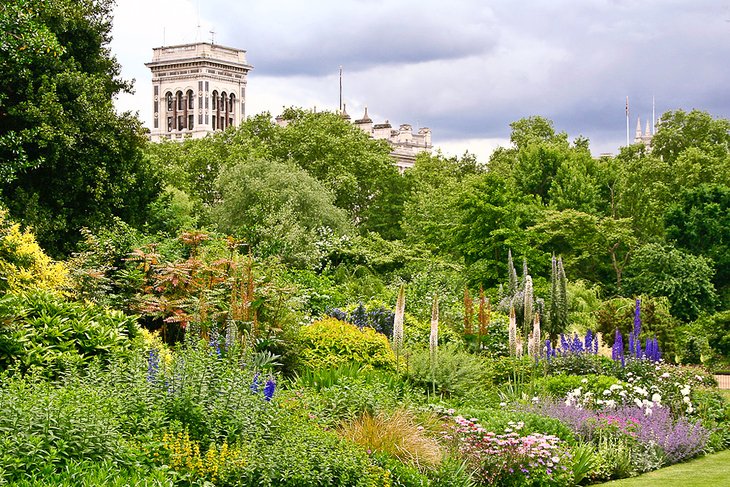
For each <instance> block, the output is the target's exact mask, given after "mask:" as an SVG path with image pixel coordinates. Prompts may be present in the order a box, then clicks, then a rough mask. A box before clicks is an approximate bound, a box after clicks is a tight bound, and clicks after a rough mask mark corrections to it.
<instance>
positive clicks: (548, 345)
mask: <svg viewBox="0 0 730 487" xmlns="http://www.w3.org/2000/svg"><path fill="white" fill-rule="evenodd" d="M545 355H546V356H547V359H548V361H550V358H551V357H552V356H553V346H552V343H550V339H549V338H547V339H545Z"/></svg>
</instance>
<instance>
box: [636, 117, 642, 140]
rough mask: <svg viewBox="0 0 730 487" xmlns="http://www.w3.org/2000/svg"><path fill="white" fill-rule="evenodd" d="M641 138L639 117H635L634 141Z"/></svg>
mask: <svg viewBox="0 0 730 487" xmlns="http://www.w3.org/2000/svg"><path fill="white" fill-rule="evenodd" d="M640 138H641V117H636V139H637V140H638V139H640Z"/></svg>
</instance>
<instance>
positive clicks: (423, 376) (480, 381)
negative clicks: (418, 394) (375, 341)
mask: <svg viewBox="0 0 730 487" xmlns="http://www.w3.org/2000/svg"><path fill="white" fill-rule="evenodd" d="M407 361H408V377H409V378H410V379H411V380H412V381H413V382H414V383H415V384H416V385H418V386H419V387H422V388H423V389H424V390H425V391H430V390H432V386H433V384H434V383H435V387H436V393H437V394H442V395H445V396H455V397H463V396H464V395H466V394H467V393H468V392H470V391H472V390H474V389H483V388H484V386H485V384H486V376H485V370H484V362H483V360H482V359H481V358H480V357H479V356H475V355H472V354H470V353H468V352H465V351H464V350H461V349H460V348H459V347H458V346H457V345H454V344H451V343H449V344H446V345H442V346H440V347H439V348H438V352H437V360H436V367H435V369H434V370H433V371H432V368H431V355H430V351H429V350H418V351H416V352H413V354H411V355H410V357H408V359H407ZM432 372H433V374H432Z"/></svg>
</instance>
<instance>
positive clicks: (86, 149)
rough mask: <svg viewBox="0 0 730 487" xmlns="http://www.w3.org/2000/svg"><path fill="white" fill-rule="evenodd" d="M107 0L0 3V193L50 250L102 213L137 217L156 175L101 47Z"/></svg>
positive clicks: (56, 251) (57, 251)
mask: <svg viewBox="0 0 730 487" xmlns="http://www.w3.org/2000/svg"><path fill="white" fill-rule="evenodd" d="M112 8H113V1H112V0H75V1H72V0H47V1H43V2H37V1H28V0H8V1H5V2H3V5H2V7H1V8H0V26H1V27H2V31H1V34H0V36H1V37H0V66H1V67H2V73H3V76H2V79H0V167H2V169H0V171H2V173H3V175H5V176H6V177H5V178H2V181H3V182H2V183H0V194H1V195H2V199H3V200H4V201H5V203H6V205H7V206H8V209H9V210H10V212H11V214H12V215H13V217H14V218H15V219H17V220H18V221H20V222H21V223H23V224H26V225H31V226H33V228H34V231H35V232H36V235H37V237H38V240H39V242H40V243H41V244H42V245H43V246H44V248H46V250H48V251H49V252H50V253H51V254H53V255H61V254H66V253H68V252H69V251H70V250H71V249H72V248H73V244H74V242H75V241H76V240H78V239H79V238H80V234H79V233H78V230H79V229H80V228H81V227H83V226H88V227H96V226H100V225H103V224H104V223H105V222H106V221H107V220H108V219H109V218H110V217H111V216H113V215H116V216H119V217H121V218H123V219H124V220H126V221H128V222H130V223H133V224H135V225H138V226H141V225H142V224H144V222H145V219H146V215H147V205H148V203H149V202H150V201H151V200H152V199H153V198H154V196H155V195H156V193H157V191H158V189H159V184H158V179H157V177H156V176H155V174H154V173H153V172H152V171H151V170H150V168H149V164H148V163H147V161H146V160H145V158H144V157H143V154H142V152H141V146H142V144H143V138H142V135H141V134H142V130H141V125H140V123H139V120H138V119H137V118H136V117H133V116H132V115H130V114H122V115H117V114H116V112H115V110H114V106H113V104H112V98H113V96H114V95H116V94H118V93H119V92H120V91H124V90H128V89H129V88H130V87H129V85H128V84H127V83H125V82H123V81H121V80H120V79H119V77H118V75H119V65H118V64H117V62H116V60H115V59H114V57H113V56H111V54H110V53H109V50H108V47H107V46H108V43H109V41H110V39H111V38H110V31H111V11H112Z"/></svg>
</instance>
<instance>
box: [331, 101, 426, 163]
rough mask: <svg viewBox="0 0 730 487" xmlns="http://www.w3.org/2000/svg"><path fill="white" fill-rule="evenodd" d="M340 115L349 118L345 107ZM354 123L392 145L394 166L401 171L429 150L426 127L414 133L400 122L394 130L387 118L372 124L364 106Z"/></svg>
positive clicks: (373, 136) (375, 137)
mask: <svg viewBox="0 0 730 487" xmlns="http://www.w3.org/2000/svg"><path fill="white" fill-rule="evenodd" d="M345 108H346V107H345ZM342 116H343V118H345V120H349V118H350V116H349V115H347V110H346V109H343V111H342ZM354 123H355V125H356V126H357V127H359V128H360V129H361V130H362V131H363V132H365V133H366V134H368V135H370V137H372V138H374V139H384V140H387V141H388V143H390V145H391V147H393V152H391V153H390V155H391V156H393V157H394V158H395V161H396V166H398V170H399V171H400V172H401V173H402V172H403V171H405V170H406V169H409V168H411V167H413V165H414V164H415V163H416V155H418V154H419V153H421V152H431V148H432V145H431V129H429V128H428V127H422V128H420V129H418V132H417V133H415V134H414V133H413V127H411V126H410V125H409V124H407V123H404V124H401V125H400V127H398V129H397V130H394V129H393V127H391V125H390V122H388V121H387V120H386V121H385V123H378V124H373V121H372V119H371V118H370V117H369V116H368V107H365V114H364V115H363V117H362V118H360V119H358V120H355V122H354Z"/></svg>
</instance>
